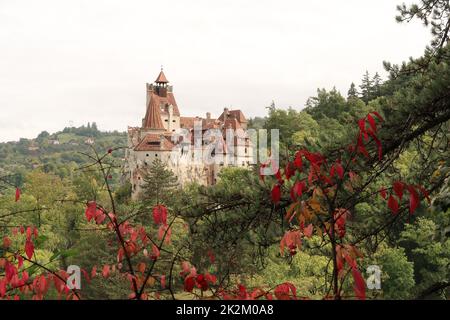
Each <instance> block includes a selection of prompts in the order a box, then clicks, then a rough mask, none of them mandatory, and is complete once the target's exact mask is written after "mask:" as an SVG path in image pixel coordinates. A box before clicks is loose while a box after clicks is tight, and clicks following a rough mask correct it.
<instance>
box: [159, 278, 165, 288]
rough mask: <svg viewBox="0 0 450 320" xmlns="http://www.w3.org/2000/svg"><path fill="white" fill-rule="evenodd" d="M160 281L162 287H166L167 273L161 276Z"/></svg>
mask: <svg viewBox="0 0 450 320" xmlns="http://www.w3.org/2000/svg"><path fill="white" fill-rule="evenodd" d="M160 283H161V288H162V289H165V288H166V276H165V275H162V276H161V279H160Z"/></svg>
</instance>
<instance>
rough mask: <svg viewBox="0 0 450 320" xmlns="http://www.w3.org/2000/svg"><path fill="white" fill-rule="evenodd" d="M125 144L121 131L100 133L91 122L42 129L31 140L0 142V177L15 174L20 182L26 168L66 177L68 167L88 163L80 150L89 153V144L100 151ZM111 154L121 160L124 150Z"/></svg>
mask: <svg viewBox="0 0 450 320" xmlns="http://www.w3.org/2000/svg"><path fill="white" fill-rule="evenodd" d="M126 145H127V135H126V133H125V132H118V131H113V132H103V131H100V130H98V128H97V126H96V124H95V123H92V125H91V124H88V125H87V126H81V127H78V128H75V127H72V128H64V130H62V131H59V132H56V133H53V134H50V133H48V132H46V131H43V132H41V133H40V134H39V135H38V136H37V137H36V138H35V139H23V138H22V139H20V140H19V141H14V142H4V143H0V176H1V175H7V174H15V175H17V178H16V179H17V180H19V181H17V184H20V182H21V180H22V179H23V175H24V174H25V173H26V172H27V171H29V170H33V169H36V168H41V169H42V170H43V171H45V172H53V173H55V174H57V175H59V176H60V177H62V178H64V177H68V176H70V174H71V171H72V169H74V168H77V167H79V166H82V165H83V164H86V163H88V162H89V159H88V158H87V157H86V156H84V155H83V154H81V153H82V152H84V153H87V152H89V151H90V150H91V146H93V147H94V148H95V149H96V150H98V151H99V152H100V153H103V152H107V150H108V149H109V148H114V147H120V146H124V147H125V146H126ZM112 156H113V157H115V158H116V159H118V160H121V161H123V158H124V156H125V151H124V150H120V151H115V152H113V154H112Z"/></svg>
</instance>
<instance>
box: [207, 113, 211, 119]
mask: <svg viewBox="0 0 450 320" xmlns="http://www.w3.org/2000/svg"><path fill="white" fill-rule="evenodd" d="M206 119H208V120H210V119H211V112H207V113H206Z"/></svg>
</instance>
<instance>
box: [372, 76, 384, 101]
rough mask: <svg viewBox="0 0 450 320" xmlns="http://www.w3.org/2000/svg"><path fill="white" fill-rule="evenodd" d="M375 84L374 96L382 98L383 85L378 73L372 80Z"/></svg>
mask: <svg viewBox="0 0 450 320" xmlns="http://www.w3.org/2000/svg"><path fill="white" fill-rule="evenodd" d="M372 82H373V87H372V92H373V94H374V97H379V96H381V84H382V80H381V77H380V75H379V74H378V72H377V73H375V76H374V77H373V79H372Z"/></svg>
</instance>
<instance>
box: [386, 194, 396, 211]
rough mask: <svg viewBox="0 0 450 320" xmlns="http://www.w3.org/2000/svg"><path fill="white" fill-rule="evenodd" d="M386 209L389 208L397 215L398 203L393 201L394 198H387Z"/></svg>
mask: <svg viewBox="0 0 450 320" xmlns="http://www.w3.org/2000/svg"><path fill="white" fill-rule="evenodd" d="M388 207H389V209H391V211H392V213H393V214H397V213H398V202H397V200H395V198H394V197H393V196H392V195H391V196H389V200H388Z"/></svg>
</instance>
